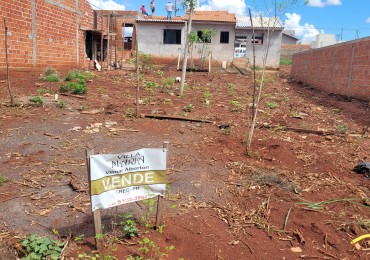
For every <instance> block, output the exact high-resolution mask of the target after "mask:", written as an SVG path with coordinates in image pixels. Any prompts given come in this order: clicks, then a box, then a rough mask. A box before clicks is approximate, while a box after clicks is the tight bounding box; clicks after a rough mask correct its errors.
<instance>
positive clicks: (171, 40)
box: [163, 29, 181, 44]
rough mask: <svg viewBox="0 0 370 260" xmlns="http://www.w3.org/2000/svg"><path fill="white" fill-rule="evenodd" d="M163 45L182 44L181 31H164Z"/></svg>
mask: <svg viewBox="0 0 370 260" xmlns="http://www.w3.org/2000/svg"><path fill="white" fill-rule="evenodd" d="M163 43H164V44H181V30H170V29H164V32H163Z"/></svg>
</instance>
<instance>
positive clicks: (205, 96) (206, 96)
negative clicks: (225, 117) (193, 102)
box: [203, 90, 212, 105]
mask: <svg viewBox="0 0 370 260" xmlns="http://www.w3.org/2000/svg"><path fill="white" fill-rule="evenodd" d="M211 98H212V93H211V92H209V91H208V90H206V91H205V92H204V93H203V100H204V103H206V105H209V104H210V102H211Z"/></svg>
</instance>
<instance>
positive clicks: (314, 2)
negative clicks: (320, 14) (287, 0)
mask: <svg viewBox="0 0 370 260" xmlns="http://www.w3.org/2000/svg"><path fill="white" fill-rule="evenodd" d="M341 4H342V0H308V1H307V5H309V6H314V7H325V6H328V5H341Z"/></svg>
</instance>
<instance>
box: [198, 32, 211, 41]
mask: <svg viewBox="0 0 370 260" xmlns="http://www.w3.org/2000/svg"><path fill="white" fill-rule="evenodd" d="M205 31H206V32H205V33H204V32H203V31H198V32H197V34H198V38H199V42H204V43H211V38H212V33H211V31H208V30H205Z"/></svg>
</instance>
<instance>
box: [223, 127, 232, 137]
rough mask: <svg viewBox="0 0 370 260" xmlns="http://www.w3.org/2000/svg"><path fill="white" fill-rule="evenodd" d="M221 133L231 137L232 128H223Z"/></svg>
mask: <svg viewBox="0 0 370 260" xmlns="http://www.w3.org/2000/svg"><path fill="white" fill-rule="evenodd" d="M221 133H222V134H224V135H229V134H230V133H231V128H230V127H226V128H221Z"/></svg>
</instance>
